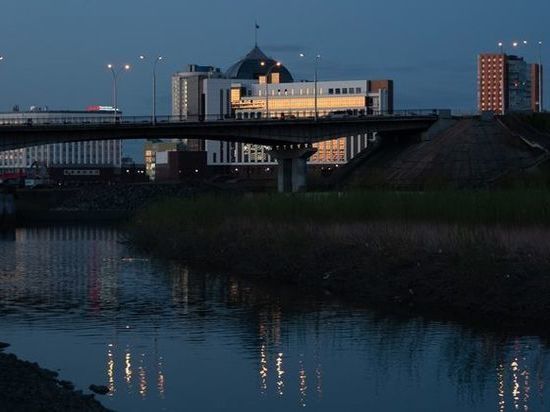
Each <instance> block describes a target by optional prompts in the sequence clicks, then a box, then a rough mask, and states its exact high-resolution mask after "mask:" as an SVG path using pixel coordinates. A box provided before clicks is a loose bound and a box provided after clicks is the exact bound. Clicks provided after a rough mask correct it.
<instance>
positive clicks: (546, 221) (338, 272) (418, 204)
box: [129, 189, 550, 326]
mask: <svg viewBox="0 0 550 412" xmlns="http://www.w3.org/2000/svg"><path fill="white" fill-rule="evenodd" d="M549 225H550V192H549V191H547V190H545V189H541V190H517V191H507V192H451V193H445V192H433V193H397V192H380V193H376V192H373V193H347V194H324V195H305V196H298V197H285V196H275V195H271V196H266V195H263V196H253V197H245V198H242V197H239V198H222V197H218V198H216V197H204V198H197V199H194V200H170V201H165V202H161V203H158V204H156V205H154V206H151V207H149V208H147V209H145V210H144V211H142V212H140V213H138V215H137V216H136V218H135V220H134V221H133V223H132V225H131V228H130V230H129V234H130V239H131V242H132V243H133V244H134V245H135V246H136V247H137V248H139V249H140V250H142V251H145V252H147V253H150V254H152V255H155V256H159V257H162V258H167V259H175V260H179V261H182V262H184V263H186V264H188V265H190V266H191V267H197V268H201V269H205V270H216V271H218V270H219V271H224V272H231V273H232V274H241V275H246V276H250V277H254V278H257V279H259V280H268V281H276V282H285V283H290V284H294V285H295V286H296V287H298V288H304V289H308V290H311V289H318V290H320V291H324V292H330V293H333V294H335V295H338V296H340V297H342V298H345V299H348V300H350V301H353V302H361V303H366V304H372V305H384V306H387V307H392V308H398V309H400V310H405V311H409V310H415V311H420V312H432V313H437V314H441V313H447V314H449V315H450V316H458V317H466V318H471V319H472V320H476V321H477V320H484V321H490V322H495V321H497V322H498V321H503V322H504V321H505V322H507V323H514V324H527V323H528V324H530V325H533V326H537V325H544V323H545V322H547V321H548V320H550V310H548V309H550V258H549V256H550V253H549V252H550V230H548V228H549V227H550V226H549Z"/></svg>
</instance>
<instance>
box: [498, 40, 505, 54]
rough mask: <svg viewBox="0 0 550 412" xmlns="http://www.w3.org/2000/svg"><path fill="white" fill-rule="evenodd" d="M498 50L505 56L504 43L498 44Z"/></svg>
mask: <svg viewBox="0 0 550 412" xmlns="http://www.w3.org/2000/svg"><path fill="white" fill-rule="evenodd" d="M498 48H499V50H500V54H504V43H503V42H501V41H499V42H498Z"/></svg>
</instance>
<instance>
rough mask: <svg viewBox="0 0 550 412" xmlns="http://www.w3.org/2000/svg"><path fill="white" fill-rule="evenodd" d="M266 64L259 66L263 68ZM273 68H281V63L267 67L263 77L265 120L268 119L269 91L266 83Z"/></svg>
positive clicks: (262, 63)
mask: <svg viewBox="0 0 550 412" xmlns="http://www.w3.org/2000/svg"><path fill="white" fill-rule="evenodd" d="M265 65H266V62H261V63H260V66H262V67H265ZM275 67H281V62H275V63H273V64H272V65H271V66H269V69H268V70H267V73H266V75H265V116H266V118H267V119H269V91H268V88H267V86H268V83H269V75H270V74H271V72H272V71H273V69H274V68H275Z"/></svg>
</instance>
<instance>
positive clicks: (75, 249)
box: [0, 226, 550, 412]
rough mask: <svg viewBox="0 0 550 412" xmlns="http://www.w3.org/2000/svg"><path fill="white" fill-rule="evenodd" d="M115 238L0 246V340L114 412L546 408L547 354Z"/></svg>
mask: <svg viewBox="0 0 550 412" xmlns="http://www.w3.org/2000/svg"><path fill="white" fill-rule="evenodd" d="M122 239H123V234H122V233H121V232H120V231H118V230H117V229H115V228H109V227H94V226H54V227H45V228H21V229H17V230H16V231H15V233H14V234H13V235H12V236H9V235H8V236H6V235H4V236H3V237H2V238H1V239H0V340H1V341H6V342H9V343H11V344H12V347H11V348H10V350H11V351H13V353H15V354H17V355H18V356H19V357H21V358H22V359H26V360H31V361H36V362H38V363H39V364H40V365H41V366H43V367H46V368H48V369H52V370H58V371H59V373H60V375H61V378H62V379H68V380H71V381H72V382H74V383H75V384H76V386H77V388H80V389H86V388H87V387H88V386H89V385H90V384H92V383H94V384H105V385H107V386H108V387H109V388H110V389H111V393H110V394H109V395H107V396H104V397H100V399H101V401H102V403H103V404H104V405H105V406H106V407H108V408H112V409H115V410H118V411H182V410H189V411H240V412H247V411H259V410H261V411H298V410H311V411H365V410H371V411H422V412H425V411H446V412H453V411H499V412H504V411H517V410H521V411H546V410H548V408H550V405H547V404H546V403H547V401H546V399H550V398H549V395H550V394H549V388H548V386H547V385H546V374H547V371H548V368H549V367H550V360H549V354H550V351H549V347H548V345H547V343H546V342H545V341H543V340H542V339H540V338H538V337H534V336H531V337H529V336H510V335H499V334H496V333H494V332H489V331H486V332H484V331H480V330H473V329H470V328H468V327H464V326H460V325H456V324H453V323H451V322H440V321H430V320H426V319H423V318H420V317H410V318H405V319H404V318H398V317H394V316H387V315H384V314H383V313H379V312H373V311H371V310H368V309H367V308H357V307H350V306H349V305H346V304H344V303H340V302H338V301H337V300H336V299H334V298H332V297H330V296H322V297H319V296H305V295H304V294H303V293H299V292H296V291H294V290H293V289H292V288H288V287H284V286H278V285H273V284H271V285H262V284H257V283H254V282H250V281H249V280H243V279H241V278H239V277H238V276H235V275H234V274H228V273H219V274H216V273H212V274H201V273H195V272H193V271H190V270H188V269H187V268H185V267H182V266H178V265H176V264H170V263H166V262H158V261H154V260H150V259H147V258H144V257H143V256H140V255H138V254H136V253H135V252H131V251H130V250H129V249H128V248H127V247H126V245H125V244H124V243H123V242H121V240H122Z"/></svg>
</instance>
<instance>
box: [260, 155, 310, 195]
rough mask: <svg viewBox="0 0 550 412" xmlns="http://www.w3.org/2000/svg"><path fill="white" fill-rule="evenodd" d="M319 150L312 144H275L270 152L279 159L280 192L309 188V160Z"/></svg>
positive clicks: (294, 191)
mask: <svg viewBox="0 0 550 412" xmlns="http://www.w3.org/2000/svg"><path fill="white" fill-rule="evenodd" d="M315 152H317V149H316V148H314V147H312V146H311V144H304V145H288V146H287V145H285V146H274V147H273V148H272V149H271V151H270V154H271V156H272V157H274V158H275V159H276V160H277V164H278V175H277V188H278V190H279V193H296V192H304V191H306V189H307V160H308V159H309V158H310V157H311V156H313V155H314V154H315Z"/></svg>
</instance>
